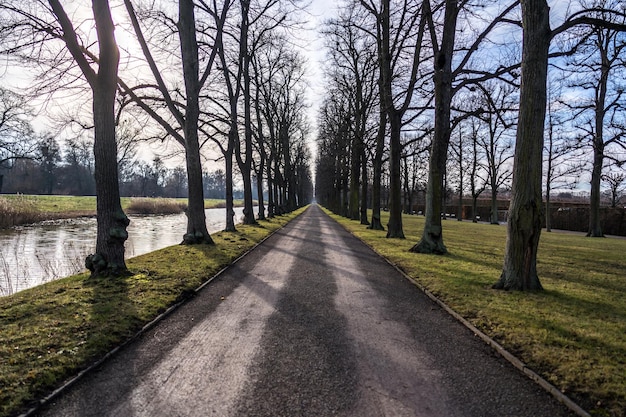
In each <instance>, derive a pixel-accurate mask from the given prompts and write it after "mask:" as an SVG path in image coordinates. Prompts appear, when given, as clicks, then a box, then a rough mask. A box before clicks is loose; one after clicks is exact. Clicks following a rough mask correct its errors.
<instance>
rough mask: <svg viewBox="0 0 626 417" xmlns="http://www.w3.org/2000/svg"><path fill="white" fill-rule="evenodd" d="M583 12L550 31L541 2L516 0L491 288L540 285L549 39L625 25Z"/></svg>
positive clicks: (525, 288) (547, 18)
mask: <svg viewBox="0 0 626 417" xmlns="http://www.w3.org/2000/svg"><path fill="white" fill-rule="evenodd" d="M587 13H589V11H587V10H582V11H579V12H577V13H575V14H573V15H572V16H570V17H569V18H568V19H567V20H566V21H565V23H563V24H562V25H561V26H559V27H558V28H556V29H554V30H552V31H551V30H550V23H549V17H550V16H549V15H550V9H549V7H548V4H547V2H546V1H545V0H524V1H522V27H523V32H524V36H523V48H522V84H521V90H520V110H519V120H518V125H517V138H516V144H515V158H514V168H513V186H512V198H511V203H510V206H509V220H508V224H507V243H506V249H505V255H504V266H503V270H502V274H501V275H500V279H499V280H498V282H496V284H494V286H493V287H494V288H496V289H505V290H524V291H529V290H540V289H542V286H541V282H540V281H539V277H538V275H537V251H538V247H539V237H540V234H541V225H542V217H541V216H542V210H541V206H542V204H541V203H542V200H541V166H542V150H543V133H544V132H543V129H544V122H545V115H546V98H547V93H546V82H547V72H548V71H547V69H548V49H549V46H550V40H551V39H552V38H553V37H554V36H556V35H558V34H559V33H562V32H564V31H566V30H568V29H569V28H572V27H574V26H577V25H591V26H602V27H610V28H618V29H619V30H624V29H626V27H624V26H623V25H619V24H615V23H611V22H610V21H607V20H603V19H599V18H597V17H593V16H589V15H587ZM538 121H541V123H538Z"/></svg>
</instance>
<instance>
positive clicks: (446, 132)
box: [410, 0, 459, 254]
mask: <svg viewBox="0 0 626 417" xmlns="http://www.w3.org/2000/svg"><path fill="white" fill-rule="evenodd" d="M445 3H446V11H445V16H444V26H443V37H442V40H441V48H440V50H439V51H437V53H436V54H435V73H434V76H433V79H434V83H435V131H434V136H433V143H432V145H431V150H430V163H429V168H428V184H427V186H426V213H425V214H426V219H425V220H426V221H425V223H424V231H423V233H422V239H421V240H420V241H419V242H418V243H417V244H416V245H415V246H413V247H412V248H411V249H410V251H411V252H418V253H435V254H444V253H447V252H448V250H447V249H446V246H445V245H444V244H443V231H442V227H441V208H442V207H441V204H442V201H443V197H444V193H445V190H444V189H443V180H444V175H445V173H446V161H447V158H448V146H449V144H450V106H451V103H452V53H453V51H454V38H455V33H456V21H457V16H458V13H459V9H458V3H457V2H456V0H446V2H445Z"/></svg>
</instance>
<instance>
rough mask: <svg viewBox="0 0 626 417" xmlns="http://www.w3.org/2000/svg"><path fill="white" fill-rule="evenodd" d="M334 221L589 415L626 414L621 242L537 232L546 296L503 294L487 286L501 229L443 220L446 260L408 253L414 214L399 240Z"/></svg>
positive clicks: (499, 258)
mask: <svg viewBox="0 0 626 417" xmlns="http://www.w3.org/2000/svg"><path fill="white" fill-rule="evenodd" d="M333 217H334V218H335V219H336V220H337V221H339V222H340V223H341V224H342V225H344V227H346V228H347V229H348V230H350V231H351V232H352V233H354V234H355V235H357V236H358V237H359V238H361V239H362V240H364V241H365V242H366V243H368V244H369V245H370V246H372V247H373V248H374V249H375V250H376V251H377V252H379V253H380V254H381V255H383V256H385V257H386V258H388V259H389V260H391V261H392V262H393V263H395V264H396V265H398V266H399V267H400V268H401V269H403V270H404V271H405V272H406V273H407V274H408V275H409V276H410V277H411V278H413V279H414V280H415V281H417V282H418V283H419V284H421V285H422V286H424V287H426V288H427V289H428V290H430V291H431V292H432V293H434V294H435V295H436V296H437V297H439V298H440V299H442V300H443V301H444V302H445V303H446V304H448V305H449V306H450V307H452V308H453V309H454V310H455V311H457V312H458V313H459V314H461V315H462V316H463V317H465V318H466V319H468V320H469V321H470V322H471V323H472V324H474V325H475V326H476V327H478V328H479V329H480V330H482V331H483V332H485V333H486V334H488V335H489V336H491V337H492V338H493V339H494V340H496V341H497V342H499V343H500V344H502V345H503V346H504V347H505V348H506V349H508V350H509V351H511V352H512V353H514V354H515V355H517V356H518V357H519V358H520V359H521V360H522V361H524V362H525V363H526V364H528V365H529V366H530V367H531V368H532V369H533V370H534V371H536V372H538V373H539V374H540V375H542V376H543V377H544V378H545V379H547V380H548V381H550V382H551V383H552V384H554V385H555V386H556V387H558V388H559V389H560V390H562V391H563V392H564V393H566V394H567V395H569V396H570V397H571V398H573V399H574V400H575V401H577V402H578V403H579V404H580V405H581V406H583V408H585V409H587V410H589V411H590V412H592V414H593V415H599V416H605V415H606V416H619V417H623V416H626V297H625V294H626V240H625V239H616V238H604V239H602V238H600V239H598V238H595V239H594V238H587V237H584V236H581V235H575V234H570V233H557V232H553V233H546V232H545V231H544V232H543V233H542V235H541V242H540V247H539V255H538V271H539V275H540V279H541V282H542V284H543V287H544V289H545V291H543V292H538V293H520V292H502V291H496V290H492V289H491V285H492V284H494V283H495V282H496V281H497V279H498V277H499V275H500V272H501V271H502V262H503V257H504V246H505V240H506V226H504V225H501V226H494V225H487V224H474V223H471V222H458V221H456V220H445V221H444V222H443V226H444V229H443V230H444V241H445V244H446V246H447V248H448V251H449V254H448V255H446V256H436V255H422V254H414V253H410V252H408V250H409V248H410V247H411V246H412V245H414V244H415V243H416V242H417V241H418V240H419V237H420V236H421V233H422V230H423V224H424V217H422V216H404V217H403V223H404V233H405V236H406V237H407V238H406V239H405V240H399V239H386V238H385V232H380V231H372V230H367V229H366V227H365V226H362V225H360V224H359V222H356V221H350V220H348V219H345V218H342V217H339V216H335V215H333ZM387 219H388V217H387V213H383V224H386V223H387Z"/></svg>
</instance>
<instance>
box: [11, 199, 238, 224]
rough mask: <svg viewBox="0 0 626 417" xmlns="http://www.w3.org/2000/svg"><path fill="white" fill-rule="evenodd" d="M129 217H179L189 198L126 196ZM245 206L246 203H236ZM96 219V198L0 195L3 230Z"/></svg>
mask: <svg viewBox="0 0 626 417" xmlns="http://www.w3.org/2000/svg"><path fill="white" fill-rule="evenodd" d="M121 203H122V208H123V209H124V211H125V212H126V213H127V214H175V213H182V212H183V211H184V210H185V209H186V207H187V199H186V198H151V197H122V198H121ZM234 205H235V207H242V206H243V200H235V201H234ZM224 207H226V200H218V199H205V200H204V208H205V209H211V208H224ZM95 216H96V197H95V196H61V195H23V194H4V195H0V229H6V228H10V227H14V226H21V225H26V224H33V223H38V222H42V221H46V220H59V219H72V218H78V217H95Z"/></svg>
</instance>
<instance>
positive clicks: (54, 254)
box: [0, 208, 243, 296]
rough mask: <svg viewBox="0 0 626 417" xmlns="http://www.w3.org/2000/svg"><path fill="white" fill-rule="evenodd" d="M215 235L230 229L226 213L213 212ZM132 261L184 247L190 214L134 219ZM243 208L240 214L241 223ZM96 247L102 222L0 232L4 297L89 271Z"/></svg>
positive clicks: (0, 281)
mask: <svg viewBox="0 0 626 417" xmlns="http://www.w3.org/2000/svg"><path fill="white" fill-rule="evenodd" d="M205 212H206V223H207V228H208V229H209V232H210V233H214V232H218V231H220V230H222V229H224V227H225V226H226V211H225V209H207V210H205ZM128 217H129V218H130V225H129V226H128V240H127V241H126V257H127V258H131V257H133V256H138V255H141V254H144V253H148V252H152V251H155V250H157V249H161V248H164V247H167V246H172V245H176V244H179V243H180V242H181V241H182V240H183V234H185V231H186V228H187V217H186V216H185V214H184V213H181V214H172V215H163V216H160V215H159V216H134V215H129V216H128ZM242 220H243V208H236V209H235V223H239V222H240V221H242ZM95 245H96V219H95V218H78V219H68V220H55V221H46V222H42V223H37V224H34V225H29V226H20V227H16V228H12V229H8V230H0V296H3V295H9V294H13V293H15V292H17V291H21V290H24V289H26V288H30V287H34V286H36V285H39V284H42V283H44V282H48V281H51V280H54V279H58V278H62V277H66V276H68V275H73V274H76V273H78V272H80V271H84V270H85V266H84V262H85V257H86V256H87V255H88V254H89V253H93V251H94V249H95Z"/></svg>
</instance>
